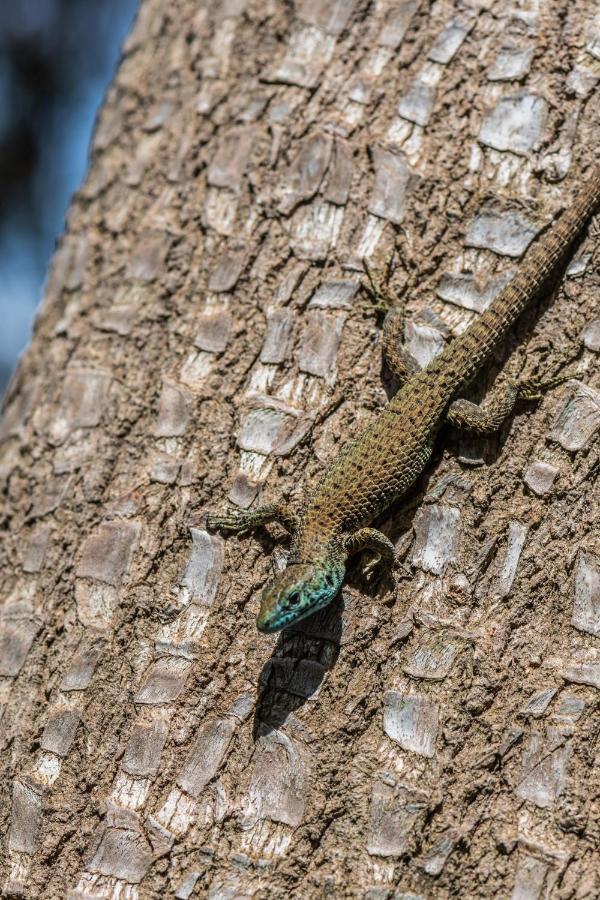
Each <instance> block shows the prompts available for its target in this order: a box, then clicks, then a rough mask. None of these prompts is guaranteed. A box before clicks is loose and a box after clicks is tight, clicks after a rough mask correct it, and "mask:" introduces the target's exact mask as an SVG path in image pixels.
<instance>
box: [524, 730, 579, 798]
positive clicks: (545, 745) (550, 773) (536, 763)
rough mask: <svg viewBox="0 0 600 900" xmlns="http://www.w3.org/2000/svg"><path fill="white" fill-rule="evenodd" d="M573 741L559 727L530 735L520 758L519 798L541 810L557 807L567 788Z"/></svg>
mask: <svg viewBox="0 0 600 900" xmlns="http://www.w3.org/2000/svg"><path fill="white" fill-rule="evenodd" d="M570 756H571V742H570V741H569V740H567V739H566V738H565V736H564V734H563V733H562V731H561V730H560V729H558V728H549V729H548V730H547V732H546V733H545V735H543V734H541V733H539V732H534V733H533V734H531V735H530V737H529V739H528V741H527V743H526V745H525V747H524V748H523V755H522V759H521V780H520V782H519V784H518V786H517V796H518V797H521V799H522V800H529V801H530V802H531V803H535V805H536V806H539V807H541V808H546V809H547V808H549V807H551V806H553V805H554V803H555V802H556V800H557V799H558V797H559V796H560V794H562V792H563V791H564V789H565V784H566V780H567V763H568V761H569V758H570Z"/></svg>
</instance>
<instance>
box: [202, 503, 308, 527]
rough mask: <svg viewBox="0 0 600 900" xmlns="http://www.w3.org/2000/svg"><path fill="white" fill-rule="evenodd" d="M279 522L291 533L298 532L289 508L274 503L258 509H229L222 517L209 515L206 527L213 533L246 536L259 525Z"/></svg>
mask: <svg viewBox="0 0 600 900" xmlns="http://www.w3.org/2000/svg"><path fill="white" fill-rule="evenodd" d="M268 522H279V523H280V524H281V525H283V527H284V528H285V529H286V530H287V531H289V532H290V533H292V532H294V531H295V530H296V517H295V516H294V514H293V513H292V512H291V511H290V509H289V508H288V507H287V506H283V505H281V504H276V503H272V504H269V505H267V506H258V507H257V508H256V509H229V510H226V511H225V512H224V513H223V514H222V515H208V516H207V517H206V525H207V528H209V529H210V530H211V531H224V532H226V533H229V534H245V533H247V532H248V531H251V530H252V529H253V528H258V526H259V525H266V524H267V523H268Z"/></svg>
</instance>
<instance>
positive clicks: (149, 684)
mask: <svg viewBox="0 0 600 900" xmlns="http://www.w3.org/2000/svg"><path fill="white" fill-rule="evenodd" d="M191 667H192V664H191V662H189V661H188V660H186V659H181V658H179V657H175V656H169V657H165V658H162V659H157V660H156V661H155V662H153V663H152V664H151V666H150V668H149V669H148V671H147V672H146V675H145V676H144V680H143V682H142V684H141V686H140V688H139V689H138V691H137V693H136V694H135V696H134V698H133V702H134V703H147V704H161V703H170V702H172V701H173V700H176V699H177V697H179V695H180V693H181V692H182V690H183V688H184V686H185V683H186V681H187V677H188V675H189V673H190V670H191Z"/></svg>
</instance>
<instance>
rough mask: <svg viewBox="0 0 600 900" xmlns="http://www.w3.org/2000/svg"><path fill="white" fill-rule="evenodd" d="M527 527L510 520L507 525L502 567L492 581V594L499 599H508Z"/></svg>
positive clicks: (525, 537)
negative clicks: (506, 539)
mask: <svg viewBox="0 0 600 900" xmlns="http://www.w3.org/2000/svg"><path fill="white" fill-rule="evenodd" d="M527 531H528V529H527V526H526V525H523V523H522V522H516V521H514V520H511V521H510V522H509V523H508V541H507V545H506V553H505V555H504V560H503V562H502V567H501V569H500V571H499V573H498V576H497V578H496V580H495V581H494V592H495V593H496V594H497V596H499V597H508V595H509V594H510V591H511V588H512V585H513V581H514V580H515V576H516V574H517V569H518V566H519V560H520V558H521V553H522V552H523V547H524V546H525V541H526V539H527Z"/></svg>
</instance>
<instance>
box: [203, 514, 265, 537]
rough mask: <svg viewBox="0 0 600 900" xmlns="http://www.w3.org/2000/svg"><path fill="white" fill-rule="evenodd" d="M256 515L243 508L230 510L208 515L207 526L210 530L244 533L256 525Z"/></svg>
mask: <svg viewBox="0 0 600 900" xmlns="http://www.w3.org/2000/svg"><path fill="white" fill-rule="evenodd" d="M255 518H256V517H255V515H254V514H253V513H251V512H246V511H242V510H236V509H232V510H228V511H227V512H225V513H223V514H222V515H220V516H218V515H208V516H207V517H206V527H207V528H208V529H210V531H225V532H227V533H229V534H244V532H247V531H250V529H251V528H253V527H254V525H255V521H254V520H255Z"/></svg>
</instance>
